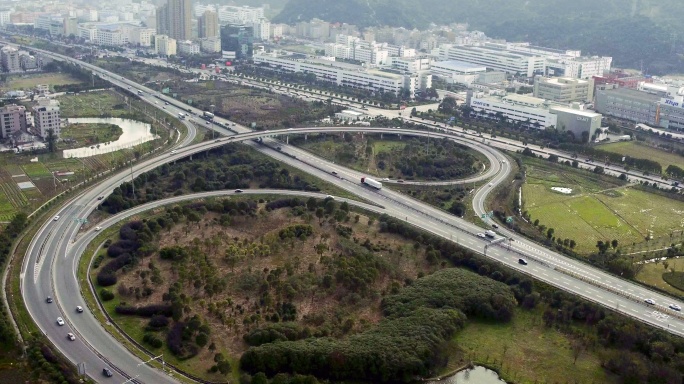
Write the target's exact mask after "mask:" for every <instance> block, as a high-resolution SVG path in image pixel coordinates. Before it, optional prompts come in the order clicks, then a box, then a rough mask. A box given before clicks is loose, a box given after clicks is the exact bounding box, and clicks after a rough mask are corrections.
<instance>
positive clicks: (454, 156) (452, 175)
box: [378, 138, 477, 180]
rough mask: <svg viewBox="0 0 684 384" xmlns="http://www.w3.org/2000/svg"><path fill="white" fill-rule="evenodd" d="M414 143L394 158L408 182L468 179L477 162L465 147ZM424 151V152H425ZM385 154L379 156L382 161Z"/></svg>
mask: <svg viewBox="0 0 684 384" xmlns="http://www.w3.org/2000/svg"><path fill="white" fill-rule="evenodd" d="M427 140H428V139H424V138H421V139H414V140H411V141H409V143H408V144H407V145H406V146H405V147H404V148H403V150H402V151H401V154H398V156H395V157H394V161H395V166H396V168H397V169H398V170H399V171H401V174H402V175H404V177H406V178H407V179H410V178H421V179H428V180H430V179H436V180H453V179H457V178H460V177H464V176H468V175H471V174H472V173H473V172H474V171H476V169H475V168H474V167H475V165H476V164H477V159H476V157H475V156H474V155H472V154H470V153H469V152H467V149H468V148H467V147H465V146H462V145H460V144H457V143H456V142H454V141H453V140H448V139H442V140H431V141H430V143H429V144H428V143H427ZM426 149H427V150H426ZM383 155H385V154H384V153H383V154H381V155H378V159H380V160H381V161H382V160H383V158H384V157H385V156H383Z"/></svg>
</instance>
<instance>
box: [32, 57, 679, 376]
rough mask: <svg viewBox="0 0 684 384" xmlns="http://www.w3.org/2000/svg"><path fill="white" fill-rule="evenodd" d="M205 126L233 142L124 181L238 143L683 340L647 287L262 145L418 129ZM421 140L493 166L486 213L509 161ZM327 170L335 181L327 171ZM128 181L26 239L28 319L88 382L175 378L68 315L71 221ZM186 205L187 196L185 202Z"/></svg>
mask: <svg viewBox="0 0 684 384" xmlns="http://www.w3.org/2000/svg"><path fill="white" fill-rule="evenodd" d="M62 59H65V58H62ZM70 60H71V59H70ZM79 64H81V65H85V66H87V64H84V63H80V62H79ZM89 69H91V70H94V71H96V72H98V73H100V74H103V75H105V76H106V77H107V79H108V80H110V81H111V82H113V83H114V84H115V85H119V86H121V87H123V88H124V89H125V88H126V87H129V86H130V87H136V89H141V90H143V92H145V95H146V96H145V97H144V99H148V102H150V104H151V105H154V106H157V107H159V108H162V106H163V105H162V104H157V103H154V102H153V101H150V100H149V99H151V97H149V95H150V94H152V93H153V92H154V91H152V90H149V89H147V88H144V87H141V86H139V85H137V84H134V83H132V82H130V81H128V80H126V79H123V78H121V77H120V76H118V75H114V74H111V73H107V72H106V71H103V70H101V69H99V68H97V67H89ZM157 98H159V99H160V100H162V101H168V102H169V103H170V105H168V106H165V107H166V108H165V109H164V111H166V112H168V113H170V114H172V115H175V114H177V112H178V110H177V109H176V107H175V105H180V104H179V102H178V101H177V100H175V99H170V98H169V99H165V96H163V95H158V96H157ZM183 107H184V108H186V109H187V108H189V107H186V106H183ZM194 112H195V113H196V114H199V113H201V111H198V110H194ZM216 121H219V122H222V123H223V124H224V125H227V124H230V123H229V122H227V121H225V120H223V119H216ZM211 128H212V129H214V130H216V131H217V132H219V133H222V134H223V135H226V136H227V135H233V136H232V138H228V137H225V136H224V137H220V138H219V139H218V140H220V141H218V142H217V141H215V140H213V141H209V142H204V143H200V144H195V145H188V143H189V142H190V141H191V140H192V136H193V134H192V132H191V134H190V135H188V136H187V137H186V138H185V140H184V141H183V142H181V143H179V145H178V146H177V147H176V148H175V153H173V154H161V155H160V156H158V157H155V158H150V159H146V160H144V161H141V162H139V163H137V164H135V166H134V168H133V176H134V177H135V176H137V175H139V174H141V173H143V172H147V171H149V170H151V169H154V168H155V167H158V166H159V165H161V164H163V163H168V162H173V161H176V160H179V159H181V158H184V157H187V156H191V155H193V154H196V153H200V152H203V151H206V150H207V149H209V148H212V147H217V146H220V145H224V144H225V143H228V142H237V141H243V142H245V143H247V144H248V145H251V146H253V147H254V148H255V149H257V150H259V151H261V152H263V153H265V154H267V155H269V156H271V157H273V158H275V159H277V160H279V161H282V162H284V163H287V164H289V165H291V166H293V167H297V168H299V169H301V170H302V171H304V172H307V173H310V174H312V175H315V176H317V177H319V178H321V179H323V180H325V181H328V182H330V183H333V184H335V185H337V186H339V187H340V188H343V189H345V190H347V191H349V192H351V193H353V194H355V195H357V196H359V198H361V199H363V200H365V201H367V202H375V203H377V204H378V205H379V206H366V207H365V208H366V209H370V210H374V211H376V212H379V213H386V214H388V215H391V216H394V217H397V218H399V219H402V220H406V221H408V222H409V223H411V224H413V225H416V226H419V227H421V228H423V229H425V230H427V231H429V232H432V233H434V234H437V235H439V236H442V237H444V238H447V239H451V240H453V241H456V242H458V243H459V244H460V245H462V246H463V247H466V248H469V249H472V250H473V251H476V252H479V253H482V252H483V251H485V246H486V247H487V248H486V255H487V257H490V258H492V259H494V260H497V261H499V262H501V263H503V264H505V265H507V266H509V267H511V268H514V269H517V270H519V271H522V272H523V273H526V274H529V275H531V276H534V277H535V278H537V279H539V280H542V281H545V282H547V283H549V284H552V285H554V286H557V287H559V288H562V289H564V290H566V291H568V292H572V293H575V294H578V295H580V296H582V297H584V298H586V299H589V300H591V301H594V302H597V303H600V304H602V305H605V306H606V307H609V308H612V309H614V310H617V311H619V312H622V313H624V314H627V315H629V316H632V317H635V318H637V319H639V320H641V321H644V322H646V323H649V324H652V325H655V326H658V327H660V328H663V329H667V330H669V331H670V332H672V333H674V334H678V335H684V321H683V320H682V317H681V316H680V315H679V314H678V313H677V312H674V311H670V310H669V309H667V305H668V304H670V303H676V304H679V305H680V306H684V304H682V303H681V302H675V301H673V300H672V299H670V298H668V297H666V296H664V295H660V294H658V293H655V292H653V291H650V290H647V289H645V288H643V287H641V286H639V285H637V284H634V283H631V282H628V281H625V280H622V279H619V278H616V277H614V276H612V275H609V274H607V273H605V272H602V271H600V270H598V269H596V268H593V267H591V266H589V265H586V264H584V263H581V262H579V261H575V260H572V259H569V258H567V257H565V256H563V255H560V254H557V253H555V252H553V251H550V250H547V249H545V248H544V247H542V246H540V245H538V244H536V243H533V242H530V241H528V240H526V239H524V238H521V237H519V236H518V235H516V234H513V233H507V232H505V231H504V230H499V231H500V232H501V233H503V234H505V235H506V236H507V237H510V238H513V241H504V242H502V243H499V244H497V245H491V243H490V242H489V241H487V240H485V239H481V238H479V237H477V234H478V233H481V232H483V229H482V228H481V227H478V226H476V225H474V224H472V223H469V222H467V221H465V220H462V219H460V218H457V217H454V216H452V215H450V214H448V213H446V212H443V211H441V210H439V209H436V208H434V207H431V206H429V205H427V204H424V203H422V202H419V201H416V200H414V199H411V198H409V197H407V196H405V195H402V194H400V193H397V192H395V191H392V190H391V189H388V188H384V189H382V190H380V191H376V190H373V189H370V188H368V187H365V186H363V185H361V184H360V183H359V179H360V177H361V176H365V175H363V174H361V173H359V172H356V171H353V170H350V169H347V168H345V167H342V166H339V165H336V164H331V163H329V162H326V161H324V160H322V159H319V158H317V157H315V156H313V155H311V154H309V153H307V152H305V151H302V150H300V149H298V148H295V147H293V146H289V145H285V144H282V143H280V142H277V145H278V146H281V148H282V150H281V151H278V150H275V149H273V148H269V146H268V145H271V144H273V145H271V146H274V145H276V142H274V141H273V140H274V139H272V138H268V137H269V136H276V135H280V136H282V135H288V134H305V133H314V132H348V131H366V132H371V131H374V132H385V133H388V134H391V133H395V134H396V133H399V132H401V133H402V134H405V135H427V134H428V133H427V132H426V131H424V130H422V131H417V130H413V131H411V130H397V129H392V128H384V129H382V128H369V127H317V128H301V129H292V130H279V131H275V130H274V131H272V132H250V131H249V130H248V129H246V128H244V127H240V126H231V129H233V130H235V131H236V132H238V133H239V134H237V135H234V132H230V131H228V130H226V129H224V128H222V127H220V126H216V125H212V127H211ZM429 134H430V135H431V137H440V136H443V135H444V136H448V137H450V138H453V139H455V140H458V141H460V142H462V143H468V144H469V145H471V146H473V147H474V148H476V149H477V150H480V151H482V152H483V153H485V155H486V156H487V157H488V158H489V159H490V161H492V163H491V165H492V166H491V167H489V169H488V170H487V171H486V172H485V174H486V175H487V176H493V178H492V179H491V180H490V182H489V183H490V184H491V186H490V185H489V184H485V185H484V186H483V187H482V188H480V189H479V190H477V191H476V192H475V198H474V201H473V205H474V209H475V210H476V212H477V213H478V214H480V213H483V212H484V208H485V207H484V201H485V198H486V196H487V193H488V192H489V191H490V190H492V189H493V188H496V186H497V185H498V184H499V183H501V182H502V181H504V180H505V179H506V178H507V176H508V174H509V173H510V163H509V162H508V161H506V157H505V155H503V154H502V153H500V152H499V151H497V150H496V149H494V148H492V147H491V146H488V145H483V144H482V143H481V140H480V139H478V140H477V141H473V140H469V139H470V137H467V138H462V137H460V135H462V134H463V133H462V132H460V131H459V132H457V133H456V134H454V133H453V132H450V133H446V132H442V131H438V130H435V131H432V132H430V133H429ZM260 136H265V137H267V138H266V139H264V141H265V143H266V144H267V146H264V145H258V144H257V143H254V142H253V141H252V139H254V138H256V137H260ZM476 139H477V137H476ZM506 145H513V144H506ZM566 155H567V154H566ZM333 171H334V172H336V173H337V174H336V175H334V174H332V172H333ZM130 177H131V175H130V170H126V171H122V172H120V173H117V174H115V175H113V176H111V177H109V178H108V179H106V180H104V181H103V182H101V183H100V184H98V185H96V186H94V187H91V188H89V189H88V190H86V191H85V192H83V193H82V194H80V195H79V196H77V197H75V198H74V199H72V200H71V201H70V202H69V203H68V204H65V205H64V206H63V208H62V209H61V210H60V211H59V213H58V214H59V215H60V219H58V220H56V221H54V220H52V218H50V220H49V221H48V222H46V223H45V224H44V226H43V227H42V228H41V230H40V231H39V232H38V234H37V235H36V237H35V238H34V239H33V242H32V243H31V245H30V247H29V250H28V252H27V255H26V257H25V259H24V265H23V268H22V272H21V289H22V295H23V297H24V301H25V303H26V306H27V307H28V310H29V312H30V314H31V316H32V317H33V319H34V320H35V321H36V323H37V324H38V326H39V328H40V329H41V330H42V331H43V332H44V333H45V334H46V335H47V337H48V338H49V339H50V341H51V342H52V343H54V344H55V345H56V346H57V347H58V348H59V349H60V351H62V353H64V355H65V356H66V357H67V358H69V360H71V361H72V362H74V363H82V362H84V363H85V366H86V371H87V373H88V375H89V376H91V377H92V378H93V379H95V380H96V381H104V380H106V379H105V378H104V376H102V375H101V372H102V368H103V367H105V366H110V367H112V368H113V371H114V374H115V376H116V377H115V380H114V381H113V382H122V381H124V380H125V379H129V378H134V379H135V380H136V381H138V382H145V383H162V382H176V379H174V378H173V377H172V376H170V375H169V374H168V373H165V372H162V371H160V370H158V369H155V368H152V367H149V366H148V365H146V364H141V362H142V361H141V360H140V359H139V358H137V357H135V356H134V355H133V354H132V353H131V352H129V351H128V350H127V349H126V348H125V347H124V346H122V345H121V344H119V343H118V342H117V341H116V340H115V339H114V338H113V337H112V336H111V335H110V334H109V333H108V332H107V330H105V329H104V328H103V326H102V325H100V323H99V322H98V320H97V319H96V318H95V317H94V316H93V314H92V313H91V312H90V311H89V310H86V311H85V312H84V313H77V312H76V311H75V308H76V306H77V305H81V306H84V301H83V299H82V298H81V297H80V295H79V294H78V293H77V292H78V291H79V290H80V286H79V282H78V280H77V278H76V272H75V271H76V265H77V262H78V259H79V257H80V256H81V254H82V252H83V250H84V249H85V247H86V245H87V243H88V242H89V241H90V240H92V238H93V237H94V236H95V232H94V231H93V230H92V229H89V230H86V231H85V232H83V233H80V234H79V230H80V229H81V228H80V224H79V223H77V222H76V221H75V220H74V219H76V218H86V217H88V216H89V214H90V212H92V210H94V209H95V208H96V207H97V205H98V204H99V201H98V200H97V198H98V197H99V196H105V195H107V194H109V193H111V191H112V190H113V189H114V188H116V187H117V186H118V185H119V184H121V182H123V181H125V180H130ZM246 192H251V191H246ZM267 192H268V191H254V192H253V193H260V194H263V193H267ZM222 193H223V194H230V192H229V191H226V192H218V194H222ZM274 193H276V194H279V195H285V194H294V193H299V192H290V191H277V192H274ZM299 194H301V193H299ZM194 197H197V196H194ZM183 198H185V197H178V199H183ZM187 198H193V197H192V196H189V197H187ZM172 201H174V200H172V199H171V200H168V201H167V200H162V201H157V202H154V203H152V205H153V206H158V205H162V204H166V203H169V202H172ZM143 209H145V206H140V207H136V208H134V210H132V211H130V212H125V213H122V214H121V215H126V214H132V213H131V212H138V210H143ZM121 215H118V216H116V217H112V218H110V219H107V221H105V222H103V223H98V225H100V226H103V227H106V226H107V225H111V224H113V223H115V222H116V221H117V220H120V219H121V218H122V217H123V216H121ZM86 256H87V255H86ZM520 257H525V258H526V259H527V260H528V261H529V265H527V266H523V265H520V264H518V259H519V258H520ZM84 288H85V287H84ZM47 296H53V297H54V298H55V300H54V301H55V302H54V303H52V304H48V303H46V300H45V299H46V297H47ZM646 298H652V299H654V300H655V302H656V305H655V306H649V305H646V304H645V303H644V302H643V300H644V299H646ZM92 310H95V309H92ZM58 316H61V317H63V318H64V319H65V320H66V325H65V326H59V325H57V324H56V319H57V317H58ZM106 327H111V326H106ZM110 331H111V330H110ZM67 332H73V333H75V334H76V335H77V338H76V341H69V340H68V339H67V338H66V334H67Z"/></svg>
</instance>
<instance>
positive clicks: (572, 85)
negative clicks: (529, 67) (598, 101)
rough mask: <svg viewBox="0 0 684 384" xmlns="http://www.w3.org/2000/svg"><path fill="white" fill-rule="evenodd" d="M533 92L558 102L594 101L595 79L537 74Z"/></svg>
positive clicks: (536, 95)
mask: <svg viewBox="0 0 684 384" xmlns="http://www.w3.org/2000/svg"><path fill="white" fill-rule="evenodd" d="M533 94H534V97H539V98H542V99H546V100H551V101H555V102H557V103H570V102H573V101H579V102H585V101H593V99H594V81H593V79H589V80H583V79H577V78H571V77H551V78H548V77H543V76H535V77H534V91H533Z"/></svg>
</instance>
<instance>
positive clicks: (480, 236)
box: [477, 233, 486, 239]
mask: <svg viewBox="0 0 684 384" xmlns="http://www.w3.org/2000/svg"><path fill="white" fill-rule="evenodd" d="M477 237H479V238H482V239H484V238H485V237H486V236H485V234H484V233H478V234H477Z"/></svg>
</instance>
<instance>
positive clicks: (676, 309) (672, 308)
mask: <svg viewBox="0 0 684 384" xmlns="http://www.w3.org/2000/svg"><path fill="white" fill-rule="evenodd" d="M668 307H669V308H670V309H671V310H673V311H677V312H679V311H681V310H682V307H680V306H679V305H677V304H670V305H668Z"/></svg>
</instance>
